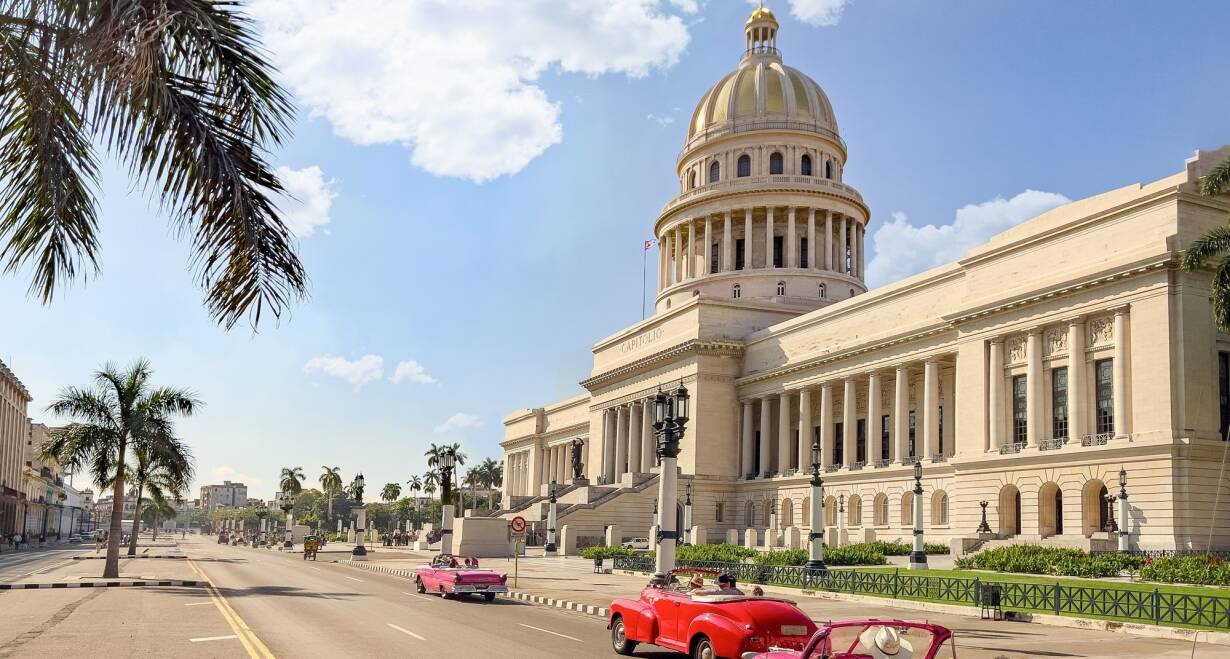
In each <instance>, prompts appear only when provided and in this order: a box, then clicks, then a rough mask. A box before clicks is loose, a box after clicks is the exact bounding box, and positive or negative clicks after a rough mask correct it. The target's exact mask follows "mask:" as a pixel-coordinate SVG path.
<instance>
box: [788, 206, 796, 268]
mask: <svg viewBox="0 0 1230 659" xmlns="http://www.w3.org/2000/svg"><path fill="white" fill-rule="evenodd" d="M786 267H787V268H797V267H799V246H798V240H797V239H796V238H795V233H794V206H791V207H790V208H788V209H787V210H786Z"/></svg>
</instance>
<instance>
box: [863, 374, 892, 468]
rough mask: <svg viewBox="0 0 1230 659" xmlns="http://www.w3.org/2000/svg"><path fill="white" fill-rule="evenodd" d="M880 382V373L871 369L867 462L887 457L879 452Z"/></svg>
mask: <svg viewBox="0 0 1230 659" xmlns="http://www.w3.org/2000/svg"><path fill="white" fill-rule="evenodd" d="M881 384H882V383H881V382H880V374H879V373H877V372H875V371H872V372H871V375H870V376H868V378H867V462H874V461H876V460H887V459H888V456H887V455H881V454H880V453H881V451H880V446H881V444H882V442H881V441H880V428H881V421H880V402H881V400H882V399H881V396H882V395H883V393H882V391H881V388H880V387H881ZM873 440H874V441H873ZM872 456H875V457H872Z"/></svg>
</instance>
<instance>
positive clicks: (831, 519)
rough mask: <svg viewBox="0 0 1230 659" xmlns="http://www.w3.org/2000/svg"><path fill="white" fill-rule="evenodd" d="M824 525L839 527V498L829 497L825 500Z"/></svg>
mask: <svg viewBox="0 0 1230 659" xmlns="http://www.w3.org/2000/svg"><path fill="white" fill-rule="evenodd" d="M824 525H825V526H837V497H827V498H825V500H824Z"/></svg>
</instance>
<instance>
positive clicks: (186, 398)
mask: <svg viewBox="0 0 1230 659" xmlns="http://www.w3.org/2000/svg"><path fill="white" fill-rule="evenodd" d="M151 373H152V370H151V369H150V365H149V362H147V361H145V360H144V359H140V360H137V361H136V362H134V363H133V364H132V365H131V366H130V367H129V368H128V369H127V370H124V371H121V370H120V369H119V367H117V366H115V365H114V364H110V363H108V364H105V365H103V367H102V369H100V370H99V371H97V372H96V373H95V374H94V386H93V387H92V388H77V387H68V388H65V389H64V390H63V391H61V392H60V397H59V398H58V399H57V400H56V401H55V402H54V403H52V404H51V405H50V406H49V407H48V408H47V409H48V411H49V412H51V413H52V414H55V415H57V416H61V417H68V418H71V419H77V421H74V422H72V423H69V424H68V425H66V426H64V427H62V428H57V429H55V430H53V431H52V432H51V437H50V439H48V441H47V443H46V444H44V445H43V446H42V447H40V448H39V450H40V452H41V453H42V454H43V456H45V457H48V458H52V459H55V460H57V461H59V463H60V464H61V465H62V466H64V468H65V469H66V470H68V471H71V472H74V473H80V472H81V471H83V470H84V469H85V468H86V467H87V466H88V468H89V471H90V475H91V476H93V477H94V480H95V482H98V483H109V484H110V485H111V487H112V497H113V498H112V501H113V502H114V505H113V506H112V508H111V522H110V526H109V529H110V535H109V540H108V542H107V560H106V561H105V562H104V566H103V578H105V579H114V578H116V577H118V576H119V565H120V535H121V533H122V530H121V528H120V522H121V521H122V520H123V515H124V496H125V494H126V492H127V490H126V486H127V483H126V481H127V478H128V473H127V468H126V464H127V461H128V460H129V458H130V457H133V456H132V454H133V453H135V451H136V450H146V449H147V448H148V447H150V446H151V445H152V444H153V443H154V441H155V440H156V439H157V438H167V437H172V436H173V435H172V433H173V431H174V425H175V424H174V420H175V418H176V417H181V416H190V415H191V414H192V413H193V412H195V411H196V409H197V408H199V407H200V406H201V401H199V400H197V399H196V398H195V397H194V396H193V395H192V393H191V392H189V391H187V390H184V389H176V388H172V387H158V388H154V387H153V386H152V384H151V383H150V375H151Z"/></svg>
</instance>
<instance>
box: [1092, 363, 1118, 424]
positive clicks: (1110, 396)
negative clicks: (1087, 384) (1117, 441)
mask: <svg viewBox="0 0 1230 659" xmlns="http://www.w3.org/2000/svg"><path fill="white" fill-rule="evenodd" d="M1114 361H1115V360H1113V359H1099V360H1098V361H1096V362H1094V363H1093V371H1094V380H1095V382H1096V383H1097V389H1096V396H1097V401H1098V413H1097V414H1098V418H1097V430H1096V432H1097V433H1098V434H1099V435H1100V434H1102V433H1104V432H1109V433H1113V432H1115V379H1114V377H1115V376H1114Z"/></svg>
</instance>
